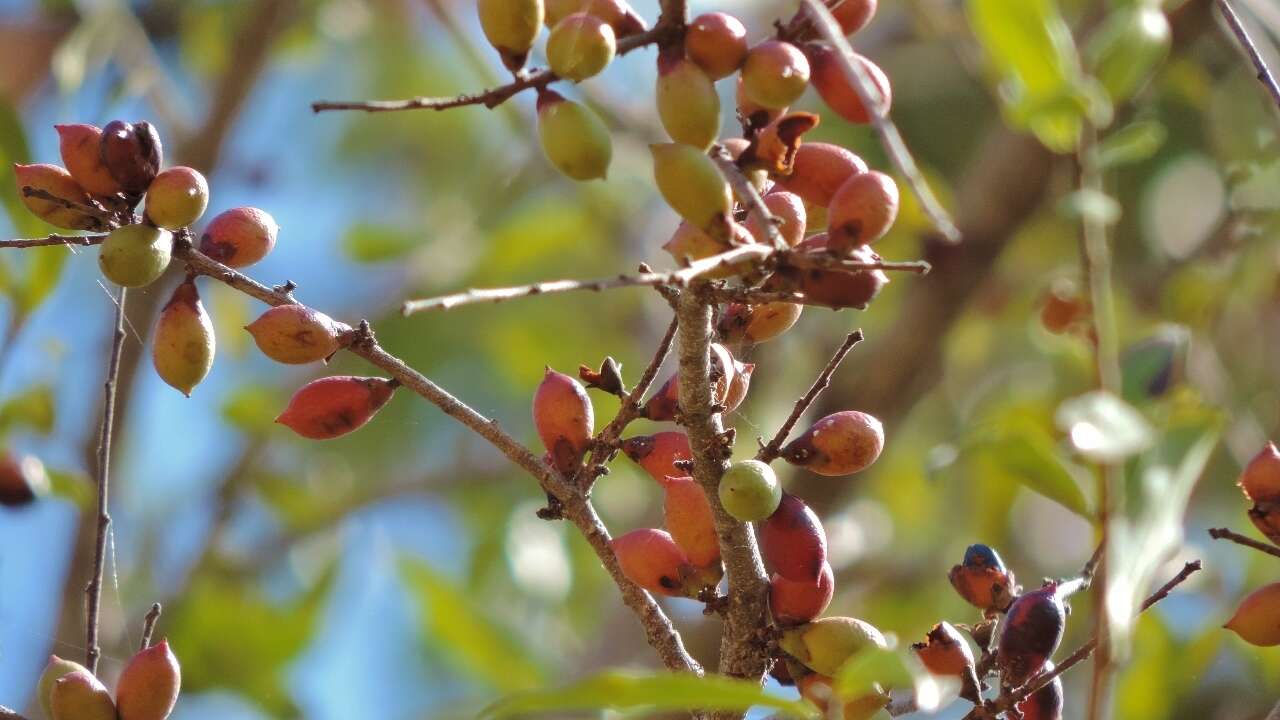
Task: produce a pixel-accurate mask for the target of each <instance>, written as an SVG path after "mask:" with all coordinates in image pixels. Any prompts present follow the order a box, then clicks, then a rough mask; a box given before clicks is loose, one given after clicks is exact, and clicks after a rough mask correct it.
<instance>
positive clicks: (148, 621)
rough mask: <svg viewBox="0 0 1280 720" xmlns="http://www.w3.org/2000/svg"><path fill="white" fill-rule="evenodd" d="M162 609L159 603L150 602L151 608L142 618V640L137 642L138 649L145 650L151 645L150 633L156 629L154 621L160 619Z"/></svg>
mask: <svg viewBox="0 0 1280 720" xmlns="http://www.w3.org/2000/svg"><path fill="white" fill-rule="evenodd" d="M162 611H163V608H161V607H160V603H152V604H151V609H150V610H148V611H147V614H146V616H144V617H143V618H142V642H141V643H139V644H138V649H139V650H146V649H147V648H149V647H151V635H152V634H153V633H155V631H156V621H158V620H159V619H160V613H161V612H162Z"/></svg>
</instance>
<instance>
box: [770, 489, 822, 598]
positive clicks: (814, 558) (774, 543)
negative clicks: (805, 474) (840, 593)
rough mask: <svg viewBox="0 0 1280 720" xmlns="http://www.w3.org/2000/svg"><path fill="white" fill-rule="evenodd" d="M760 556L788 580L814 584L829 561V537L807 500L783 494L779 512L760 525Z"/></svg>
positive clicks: (779, 503) (776, 511)
mask: <svg viewBox="0 0 1280 720" xmlns="http://www.w3.org/2000/svg"><path fill="white" fill-rule="evenodd" d="M760 553H761V555H763V556H764V561H765V564H766V565H767V566H768V567H769V568H770V569H771V570H773V571H774V572H776V573H778V574H779V575H781V576H783V577H785V578H787V579H788V580H797V581H805V582H814V581H816V580H817V579H818V575H820V574H821V573H822V566H823V565H825V564H826V562H827V534H826V532H825V531H823V529H822V521H820V520H818V515H817V514H816V513H814V512H813V510H811V509H809V506H808V505H805V504H804V501H803V500H801V499H800V498H798V497H796V496H795V495H792V494H790V493H785V492H784V493H783V494H782V499H781V500H780V501H779V502H778V509H777V510H775V511H774V512H773V514H772V515H770V516H769V518H768V519H767V520H765V521H764V522H763V523H761V524H760Z"/></svg>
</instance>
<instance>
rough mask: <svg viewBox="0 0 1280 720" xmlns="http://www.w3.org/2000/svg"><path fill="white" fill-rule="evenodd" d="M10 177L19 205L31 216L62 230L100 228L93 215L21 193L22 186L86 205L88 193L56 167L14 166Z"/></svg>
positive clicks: (67, 174)
mask: <svg viewBox="0 0 1280 720" xmlns="http://www.w3.org/2000/svg"><path fill="white" fill-rule="evenodd" d="M13 174H14V176H15V177H16V179H17V184H18V192H19V194H20V195H21V196H22V204H23V205H26V206H27V210H29V211H31V214H32V215H35V216H36V217H38V218H40V219H41V220H43V221H45V222H47V223H49V224H50V225H53V226H55V227H60V228H63V229H65V230H96V229H98V228H100V227H101V222H100V221H99V220H98V219H97V218H95V217H93V216H92V215H89V214H87V213H84V212H81V211H80V210H76V209H75V208H68V207H64V206H63V205H60V204H58V203H56V202H54V201H52V200H45V199H44V198H38V197H31V196H28V195H27V194H26V193H24V192H22V189H23V188H24V187H29V188H31V189H33V190H43V191H44V192H47V193H49V194H50V195H53V196H54V197H59V198H62V199H63V200H70V201H71V202H74V203H79V204H81V205H84V204H87V203H89V202H90V198H89V194H88V193H87V192H85V191H84V188H82V187H80V184H79V183H77V182H76V181H75V179H73V178H72V177H71V174H70V173H68V172H67V171H66V170H63V169H62V168H60V167H58V166H57V165H47V164H37V165H19V164H16V163H15V164H14V166H13Z"/></svg>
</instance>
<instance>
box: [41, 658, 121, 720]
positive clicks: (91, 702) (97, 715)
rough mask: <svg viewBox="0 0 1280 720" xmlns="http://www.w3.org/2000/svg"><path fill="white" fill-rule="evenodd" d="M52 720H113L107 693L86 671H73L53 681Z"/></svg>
mask: <svg viewBox="0 0 1280 720" xmlns="http://www.w3.org/2000/svg"><path fill="white" fill-rule="evenodd" d="M51 697H52V702H51V707H52V710H53V713H52V718H53V720H117V718H116V706H115V704H114V703H112V702H111V693H110V692H108V691H107V688H106V686H104V685H103V684H102V683H101V682H100V681H99V680H98V678H96V677H94V676H93V675H92V674H90V673H89V671H88V670H75V671H73V672H69V673H67V674H66V675H63V676H62V677H60V678H58V679H57V680H55V681H54V682H53V693H52V695H51Z"/></svg>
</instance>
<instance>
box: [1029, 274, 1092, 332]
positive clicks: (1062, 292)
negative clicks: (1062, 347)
mask: <svg viewBox="0 0 1280 720" xmlns="http://www.w3.org/2000/svg"><path fill="white" fill-rule="evenodd" d="M1088 312H1089V304H1088V303H1087V302H1086V301H1085V299H1084V298H1083V297H1081V295H1080V289H1079V288H1078V287H1076V284H1075V282H1074V281H1072V280H1071V279H1070V278H1058V279H1057V280H1055V281H1054V282H1053V284H1052V285H1050V286H1049V289H1048V291H1047V292H1046V293H1045V296H1044V299H1043V300H1042V301H1041V304H1040V325H1041V326H1043V327H1044V329H1045V330H1048V331H1049V332H1051V333H1053V334H1055V335H1057V334H1061V333H1064V332H1066V331H1067V330H1069V329H1070V328H1071V326H1072V325H1074V324H1075V323H1076V321H1078V320H1080V319H1081V318H1083V317H1085V316H1086V315H1087V314H1088Z"/></svg>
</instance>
